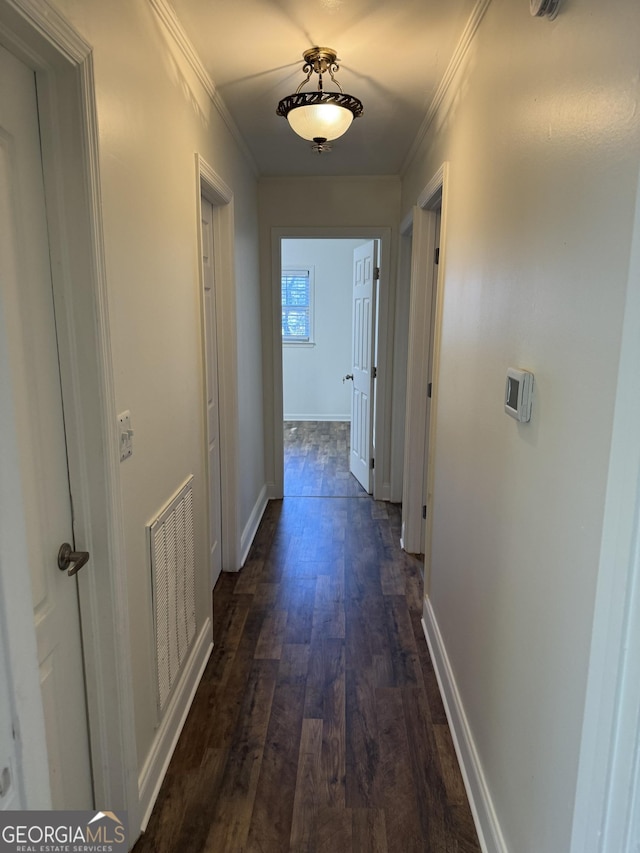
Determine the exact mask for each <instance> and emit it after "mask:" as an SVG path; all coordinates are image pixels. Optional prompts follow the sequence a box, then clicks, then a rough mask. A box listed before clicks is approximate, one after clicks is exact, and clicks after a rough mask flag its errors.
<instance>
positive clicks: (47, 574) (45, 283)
mask: <svg viewBox="0 0 640 853" xmlns="http://www.w3.org/2000/svg"><path fill="white" fill-rule="evenodd" d="M0 309H1V310H0V314H1V315H3V317H4V329H3V330H2V333H3V334H6V335H7V340H8V344H9V348H10V352H11V354H12V362H11V364H10V371H11V377H12V384H13V399H11V400H9V401H7V400H3V405H6V406H7V410H8V411H12V412H13V414H14V417H15V427H16V431H17V433H18V435H19V437H20V449H19V468H20V484H19V485H20V487H21V490H22V496H23V501H24V518H25V524H26V530H27V537H28V557H27V560H28V566H27V565H16V566H15V567H14V568H15V571H24V572H27V571H28V572H29V573H30V575H31V588H32V597H33V614H34V623H35V631H36V642H37V649H38V662H39V667H40V684H41V691H42V702H43V708H44V716H45V729H46V738H47V753H48V759H49V774H50V780H51V793H52V804H53V808H54V809H61V808H70V809H90V808H92V806H93V792H92V781H91V765H90V759H89V740H88V728H87V716H86V700H85V686H84V672H83V659H82V645H81V637H80V618H79V609H78V590H77V580H76V578H75V577H69V576H68V575H67V573H66V572H62V571H60V570H59V568H58V565H57V555H58V550H59V548H60V545H61V544H62V543H63V542H70V543H72V544H73V530H72V518H71V503H70V498H69V479H68V471H67V455H66V444H65V432H64V420H63V412H62V397H61V390H60V375H59V369H58V348H57V339H56V330H55V314H54V306H53V294H52V288H51V270H50V266H49V249H48V239H47V226H46V219H45V203H44V189H43V184H42V163H41V155H40V137H39V130H38V114H37V103H36V91H35V78H34V74H33V72H32V71H31V70H29V69H28V68H27V67H26V66H25V65H23V64H22V63H21V62H20V61H19V60H17V59H16V58H15V57H14V56H13V55H12V54H10V53H9V52H7V51H6V50H4V49H3V48H1V47H0ZM82 571H91V564H90V563H89V565H88V566H87V567H86V568H84V569H82Z"/></svg>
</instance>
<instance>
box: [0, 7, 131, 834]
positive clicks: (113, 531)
mask: <svg viewBox="0 0 640 853" xmlns="http://www.w3.org/2000/svg"><path fill="white" fill-rule="evenodd" d="M0 42H1V43H2V44H3V45H4V46H5V47H6V48H7V49H9V50H10V51H11V52H12V53H14V54H15V55H16V56H17V57H18V58H19V59H20V60H21V61H22V62H24V63H25V64H26V65H28V66H29V67H31V68H33V69H34V70H35V71H36V74H37V79H38V102H39V113H40V121H41V132H42V141H43V161H44V173H45V195H46V199H47V212H48V217H47V219H48V225H49V231H50V243H51V260H52V273H53V287H54V295H55V302H56V317H57V326H58V337H59V351H60V362H61V375H62V386H63V396H64V401H65V425H66V431H67V442H68V453H69V469H70V477H71V483H72V489H73V503H74V517H75V523H74V533H75V537H76V543H77V545H78V547H81V548H82V549H83V550H88V551H90V553H91V562H90V564H89V566H88V567H87V569H85V570H83V571H82V572H81V573H80V574H79V575H78V586H79V595H80V611H81V617H82V634H83V646H84V657H85V669H86V675H85V677H86V686H87V706H88V716H89V722H90V746H91V755H92V764H93V781H94V792H95V802H96V805H97V806H98V807H102V806H107V807H108V808H111V809H126V810H127V811H128V813H129V825H130V828H131V833H132V837H135V835H136V830H137V828H138V826H139V810H138V787H137V758H136V743H135V730H134V719H133V690H132V679H131V669H130V648H129V621H128V603H127V588H126V567H125V549H124V535H123V524H122V507H121V503H120V472H119V456H118V440H117V427H116V409H115V395H114V386H113V373H112V361H111V350H110V333H109V322H108V308H107V282H106V270H105V264H104V250H103V237H102V233H103V232H102V218H101V199H100V175H99V169H98V133H97V124H96V105H95V92H94V83H93V57H92V53H91V47H90V45H88V44H87V43H86V42H85V41H84V39H83V38H82V37H81V36H80V35H79V34H78V33H77V32H76V31H75V30H74V29H73V28H72V27H71V26H70V25H69V23H68V22H67V21H66V19H65V18H63V17H62V16H61V15H60V14H59V13H58V12H57V11H56V10H55V8H54V7H52V6H50V5H49V4H47V3H45V2H40V3H38V4H35V3H33V2H30V0H0ZM71 236H72V237H73V239H71ZM8 414H9V417H11V413H10V412H9V413H8ZM5 437H6V431H5V432H4V433H3V434H2V438H1V440H2V441H3V442H4V440H5ZM5 533H6V531H5V530H2V531H1V532H0V535H2V536H3V543H2V544H3V547H4V546H5V545H6V544H7V541H6V540H5ZM17 533H18V534H19V533H20V531H17ZM12 545H13V546H14V547H16V548H18V549H19V546H20V543H19V535H18V536H17V537H16V538H15V541H14V540H12ZM23 575H24V573H20V572H15V564H9V565H8V564H7V563H6V562H4V561H3V562H2V563H0V584H1V585H2V589H3V590H4V591H5V592H8V593H9V595H8V601H9V602H10V604H11V606H10V607H8V608H6V611H7V612H6V613H4V614H0V619H3V621H4V622H5V627H6V635H5V636H6V638H7V640H8V650H7V652H8V653H7V658H8V663H9V669H10V672H11V677H12V680H13V687H14V693H13V697H12V698H13V704H14V709H15V713H16V716H17V717H18V718H19V720H20V738H21V742H22V747H23V755H22V758H21V761H20V766H19V768H18V770H19V775H21V776H22V782H23V789H24V792H25V802H26V807H27V808H42V807H46V804H45V803H46V795H47V790H48V781H43V777H47V776H48V774H47V768H46V752H44V751H43V752H42V753H41V754H40V755H38V754H36V752H35V750H34V749H33V748H32V746H31V744H32V741H31V738H32V737H33V738H34V741H33V742H34V743H36V744H40V743H41V742H42V740H41V738H42V732H41V726H40V724H39V722H38V720H37V716H38V715H37V714H35V713H34V710H33V708H32V707H30V703H31V702H33V701H35V703H36V706H38V705H39V706H40V712H41V700H40V696H39V689H38V691H37V695H35V694H34V678H35V679H36V682H35V683H36V684H37V657H34V655H33V652H34V649H35V637H34V636H33V635H34V634H35V630H34V627H33V618H32V614H31V593H30V590H29V588H28V585H29V581H28V578H25V577H24V576H23ZM0 627H2V626H0ZM20 682H24V683H25V684H26V685H27V687H28V693H27V694H23V693H22V691H21V690H20V689H16V688H17V687H18V685H19V683H20ZM114 709H115V713H114ZM45 789H46V790H45Z"/></svg>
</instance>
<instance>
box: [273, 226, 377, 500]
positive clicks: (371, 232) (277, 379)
mask: <svg viewBox="0 0 640 853" xmlns="http://www.w3.org/2000/svg"><path fill="white" fill-rule="evenodd" d="M372 239H377V241H378V242H379V245H380V258H381V260H380V264H379V266H380V281H379V283H378V284H377V287H376V290H377V292H378V293H379V311H378V316H381V317H383V318H384V322H381V323H380V324H379V325H378V328H377V333H376V334H375V338H374V339H375V341H376V344H377V350H376V354H375V355H376V362H377V364H376V366H377V368H378V370H377V379H376V405H375V418H374V423H373V425H372V435H374V436H375V441H376V459H375V470H373V477H372V492H373V495H374V497H375V498H376V499H378V500H388V499H389V494H390V482H389V481H390V456H391V452H390V440H391V381H390V370H389V369H388V368H389V367H390V365H391V362H392V358H391V347H392V329H393V311H392V309H391V308H390V303H391V294H390V289H389V282H390V246H391V230H390V229H388V228H380V229H379V228H347V227H345V228H319V227H309V228H296V227H291V228H275V229H273V230H272V255H271V257H272V277H271V281H272V290H271V293H272V299H271V311H272V313H271V328H272V341H271V347H270V348H271V355H270V356H269V359H268V362H267V364H268V365H269V367H268V369H269V370H272V375H271V377H270V381H269V382H268V384H269V385H272V387H273V398H272V401H271V404H272V413H273V420H272V421H271V423H272V427H270V428H269V429H268V430H267V434H266V453H267V457H268V458H270V459H272V460H273V481H272V482H270V484H269V497H271V498H281V497H283V495H284V493H285V488H284V466H285V459H284V430H283V422H284V421H285V418H286V416H287V415H291V414H295V415H307V416H308V415H309V414H319V412H301V411H298V412H293V411H290V410H289V401H290V400H291V399H292V398H291V396H290V395H288V397H287V404H286V405H285V393H286V392H285V389H286V384H285V378H286V377H285V359H286V358H288V353H285V347H283V343H282V270H283V267H284V263H283V260H282V258H283V244H284V243H285V241H288V240H292V241H295V240H299V241H301V242H304V241H305V240H307V241H312V240H320V241H322V240H346V241H347V242H349V241H355V242H357V243H359V244H362V243H365V242H369V241H371V240H372ZM296 263H298V261H296ZM303 269H304V267H303ZM352 276H353V257H352V255H350V260H349V279H348V280H349V286H348V287H349V294H350V298H352V297H353V292H352V285H353V278H352ZM348 310H349V311H350V310H351V309H348ZM350 316H351V315H350V314H349V317H350ZM343 319H346V314H345V315H344V317H343ZM335 320H336V317H335V312H334V315H333V317H332V319H331V322H332V323H334V324H335ZM345 339H346V340H345V343H346V346H347V347H348V348H350V347H351V341H352V339H351V332H347V333H346V335H345ZM330 340H332V339H330ZM307 349H315V347H308V346H307ZM296 352H297V354H298V355H300V354H303V353H304V348H298V349H297V350H294V354H295V353H296ZM346 358H347V361H346V366H345V365H344V364H343V362H342V360H341V363H340V365H339V366H336V369H335V371H334V373H335V379H336V380H337V382H336V383H335V384H337V385H338V386H339V393H340V392H343V397H342V398H341V399H342V400H343V402H342V404H341V407H340V410H339V411H337V412H330V413H329V414H340V416H341V417H343V418H345V417H349V419H350V417H351V404H350V402H349V397H348V393H349V392H348V385H347V383H348V382H349V381H350V380H348V379H347V378H346V377H347V374H349V373H351V372H352V371H351V370H350V369H349V368H350V366H351V365H352V363H353V362H352V353H351V352H350V351H349V353H348V356H346ZM343 378H344V379H345V382H344V386H345V387H343V383H342V380H343ZM345 401H347V402H345ZM300 422H301V423H303V422H304V421H300ZM319 423H321V421H319Z"/></svg>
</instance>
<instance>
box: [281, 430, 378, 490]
mask: <svg viewBox="0 0 640 853" xmlns="http://www.w3.org/2000/svg"><path fill="white" fill-rule="evenodd" d="M350 430H351V424H349V423H347V422H343V421H285V423H284V459H285V464H284V495H285V497H311V496H314V497H365V496H366V494H367V493H366V492H365V490H364V489H363V488H362V486H361V485H360V483H359V482H358V481H357V480H356V478H355V477H353V476H352V475H351V474H350V473H349V440H350Z"/></svg>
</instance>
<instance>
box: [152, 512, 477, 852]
mask: <svg viewBox="0 0 640 853" xmlns="http://www.w3.org/2000/svg"><path fill="white" fill-rule="evenodd" d="M399 533H400V511H399V508H398V507H396V506H393V505H390V504H384V503H377V502H375V501H373V500H372V499H371V498H369V497H367V496H365V497H358V498H353V497H286V498H285V500H284V501H273V502H271V503H270V504H269V506H268V508H267V510H266V513H265V516H264V518H263V520H262V523H261V525H260V529H259V531H258V534H257V537H256V540H255V542H254V545H253V547H252V549H251V553H250V555H249V559H248V561H247V564H246V566H245V567H244V568H243V569H242V571H241V572H240V573H239V574H223V575H222V577H221V578H220V580H219V581H218V584H217V586H216V589H215V592H214V597H213V607H214V610H213V613H214V642H215V646H214V650H213V653H212V656H211V659H210V661H209V664H208V666H207V668H206V671H205V673H204V676H203V679H202V683H201V684H200V687H199V688H198V691H197V694H196V698H195V701H194V703H193V706H192V709H191V712H190V714H189V717H188V719H187V722H186V724H185V727H184V730H183V733H182V735H181V737H180V741H179V743H178V746H177V748H176V751H175V754H174V757H173V759H172V761H171V764H170V767H169V770H168V773H167V776H166V779H165V781H164V783H163V785H162V788H161V791H160V795H159V797H158V800H157V803H156V807H155V809H154V812H153V814H152V816H151V820H150V822H149V825H148V827H147V831H146V833H145V834H144V835H143V836H142V838H141V839H140V840H139V841H138V843H137V844H136V846H135V853H151V851H153V853H205V851H206V853H286V851H291V853H324V851H327V853H479V851H480V846H479V844H478V839H477V836H476V832H475V828H474V825H473V820H472V817H471V813H470V809H469V805H468V802H467V799H466V795H465V790H464V786H463V783H462V779H461V776H460V771H459V769H458V765H457V761H456V756H455V752H454V749H453V744H452V741H451V735H450V732H449V728H448V726H447V721H446V717H445V714H444V708H443V706H442V702H441V700H440V695H439V692H438V686H437V682H436V678H435V674H434V671H433V667H432V665H431V661H430V659H429V653H428V649H427V646H426V642H425V639H424V635H423V632H422V627H421V624H420V618H421V600H422V578H421V570H422V566H421V564H420V563H419V562H418V561H417V560H416V559H415V558H413V557H411V556H409V555H407V554H405V553H404V552H402V551H401V550H400V548H399V545H398V541H399Z"/></svg>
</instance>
